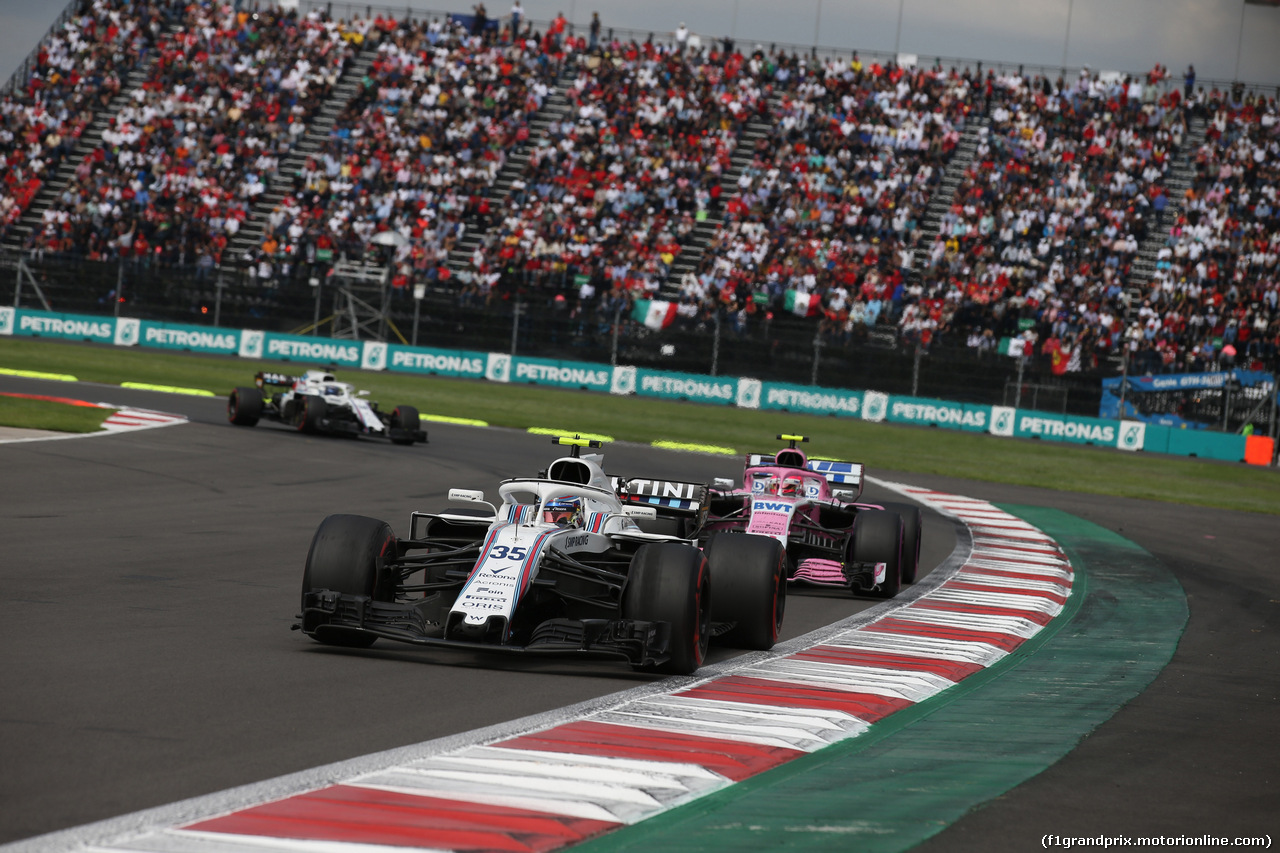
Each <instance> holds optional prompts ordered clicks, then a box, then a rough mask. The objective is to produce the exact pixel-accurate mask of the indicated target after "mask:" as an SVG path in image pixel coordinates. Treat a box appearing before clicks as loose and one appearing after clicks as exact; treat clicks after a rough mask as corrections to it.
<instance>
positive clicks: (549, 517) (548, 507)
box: [542, 498, 582, 527]
mask: <svg viewBox="0 0 1280 853" xmlns="http://www.w3.org/2000/svg"><path fill="white" fill-rule="evenodd" d="M542 520H543V521H545V522H547V523H549V524H554V525H556V526H557V527H581V526H582V498H556V499H555V500H552V501H548V502H547V503H545V504H543V505H542Z"/></svg>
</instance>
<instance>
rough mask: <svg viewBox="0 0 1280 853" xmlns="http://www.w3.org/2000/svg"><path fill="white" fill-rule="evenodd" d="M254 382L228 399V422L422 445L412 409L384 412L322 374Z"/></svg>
mask: <svg viewBox="0 0 1280 853" xmlns="http://www.w3.org/2000/svg"><path fill="white" fill-rule="evenodd" d="M254 383H255V387H253V388H247V387H246V388H236V389H235V390H234V391H232V392H231V396H230V397H229V398H228V399H227V420H229V421H231V423H233V424H235V425H236V426H254V425H255V424H257V423H258V421H259V420H261V419H263V418H266V419H268V420H273V421H279V422H281V423H284V424H288V425H289V426H291V427H294V428H295V429H297V430H298V431H299V432H306V433H323V434H326V435H369V436H377V437H380V438H387V439H390V440H391V442H392V443H393V444H413V443H415V442H425V441H426V440H427V434H426V432H424V431H423V430H422V429H421V426H420V420H419V417H418V410H417V409H415V408H413V407H412V406H397V407H396V408H395V409H393V410H392V411H391V412H383V411H381V410H380V409H379V408H378V404H377V403H376V402H374V401H371V400H366V399H365V397H366V396H368V394H369V392H368V391H357V390H356V388H355V386H354V385H351V384H349V383H346V382H339V381H338V380H337V379H336V378H335V377H334V375H333V374H332V373H330V372H328V371H325V370H308V371H306V372H305V373H303V374H302V375H301V376H287V375H285V374H283V373H259V374H257V375H256V376H254Z"/></svg>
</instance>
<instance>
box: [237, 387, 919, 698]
mask: <svg viewBox="0 0 1280 853" xmlns="http://www.w3.org/2000/svg"><path fill="white" fill-rule="evenodd" d="M237 390H238V391H243V390H245V389H237ZM778 438H779V439H780V440H783V441H786V442H788V446H787V447H785V448H783V449H782V450H780V451H778V452H777V453H774V454H750V455H748V456H747V459H746V467H745V469H744V472H743V479H742V483H741V485H736V486H735V484H734V483H733V482H732V481H730V480H716V481H715V483H714V484H711V485H708V484H703V483H692V482H678V481H671V480H661V479H646V478H640V477H623V476H617V475H610V474H607V473H605V470H604V468H603V464H604V459H603V456H602V455H600V454H594V453H587V454H584V453H582V452H581V451H582V449H583V448H587V449H597V448H599V447H600V446H601V444H600V442H598V441H594V440H587V439H582V438H579V437H576V436H575V437H573V438H568V437H558V438H555V439H553V443H555V444H557V445H562V446H567V447H568V448H569V455H568V456H563V457H561V458H558V459H556V460H555V461H553V462H552V463H551V464H550V465H549V466H548V468H547V469H546V470H545V471H542V472H540V473H539V474H538V476H536V477H517V478H513V479H508V480H504V481H503V482H502V483H501V484H499V486H498V500H497V501H496V502H490V501H489V500H488V499H487V498H486V497H485V495H484V493H483V492H481V491H474V490H469V489H451V490H450V491H449V500H450V501H451V502H453V503H456V504H460V505H461V506H458V507H455V508H452V509H446V510H443V511H439V512H412V513H411V514H410V521H409V536H408V537H407V538H403V539H402V538H398V537H396V535H395V534H394V533H393V531H392V529H391V527H390V525H388V524H387V523H386V522H385V521H381V520H379V519H374V518H368V517H365V516H359V515H331V516H329V517H327V518H325V519H324V520H323V521H322V522H321V524H320V526H319V528H318V529H317V530H316V532H315V535H314V537H313V538H312V542H311V547H310V550H309V552H308V554H307V559H306V564H305V567H304V569H303V576H302V601H301V605H302V612H301V614H300V615H299V616H298V621H297V623H296V624H295V625H294V626H293V627H294V628H295V629H299V630H301V631H302V632H303V633H305V634H307V635H308V636H310V637H312V638H313V639H315V640H317V641H319V642H321V643H326V644H331V645H339V646H350V647H368V646H370V645H372V644H373V643H374V642H375V641H377V640H378V639H380V638H385V639H391V640H398V641H402V642H405V643H410V644H415V645H420V646H454V647H461V648H469V649H477V650H486V651H494V652H509V653H520V654H562V655H587V656H590V655H597V656H606V657H614V658H619V659H622V660H624V661H626V662H628V663H629V664H630V665H631V666H632V667H634V668H636V669H641V670H652V671H657V672H664V673H674V674H689V673H692V672H694V671H695V670H696V669H697V668H698V667H699V666H701V665H702V663H703V661H704V660H705V657H706V654H707V650H708V647H709V644H710V643H712V642H715V643H717V644H724V645H728V646H734V647H739V648H747V649H769V648H771V647H772V646H773V645H774V643H775V642H776V641H777V639H778V636H779V632H780V631H781V628H782V620H783V615H784V612H785V608H786V597H787V588H788V586H789V585H796V584H810V585H818V586H832V587H842V588H845V589H848V590H850V591H851V592H853V593H855V594H863V593H865V594H870V595H872V596H878V597H885V598H890V597H892V596H894V595H896V594H897V592H898V591H899V588H900V586H901V584H903V583H911V582H912V581H913V580H914V579H915V574H916V569H917V566H918V562H919V554H920V531H921V518H920V510H919V508H918V507H915V506H914V505H911V504H871V503H865V502H860V501H859V497H860V496H861V491H862V480H863V468H862V465H860V464H858V463H852V462H842V461H836V460H822V459H809V458H808V457H807V456H806V455H805V453H804V452H803V451H802V450H800V449H798V447H797V445H798V444H800V443H804V442H807V441H808V439H807V438H806V437H804V436H796V435H779V436H778ZM393 440H394V439H393Z"/></svg>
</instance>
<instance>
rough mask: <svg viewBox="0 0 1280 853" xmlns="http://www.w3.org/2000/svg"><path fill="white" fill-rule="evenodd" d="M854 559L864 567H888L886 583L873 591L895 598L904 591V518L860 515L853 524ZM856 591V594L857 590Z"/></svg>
mask: <svg viewBox="0 0 1280 853" xmlns="http://www.w3.org/2000/svg"><path fill="white" fill-rule="evenodd" d="M852 550H853V559H854V560H856V561H858V562H860V563H884V564H885V573H884V575H885V576H884V583H882V584H880V585H879V586H878V587H876V589H875V590H873V591H872V595H875V596H878V597H880V598H893V597H894V596H895V595H897V594H898V590H900V589H901V588H902V551H903V547H902V517H901V516H899V515H898V514H897V513H896V512H887V511H885V510H878V509H864V510H862V511H860V512H859V513H858V515H857V518H855V519H854V522H853V549H852ZM855 591H856V590H855Z"/></svg>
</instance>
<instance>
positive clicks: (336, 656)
mask: <svg viewBox="0 0 1280 853" xmlns="http://www.w3.org/2000/svg"><path fill="white" fill-rule="evenodd" d="M0 390H3V391H20V392H26V393H47V394H57V395H63V396H73V397H79V398H83V399H88V400H94V401H97V400H102V401H105V402H111V403H115V404H132V405H137V406H142V407H146V408H152V409H158V410H163V411H169V412H176V413H181V414H186V415H187V416H189V417H191V418H192V421H193V422H192V423H191V424H189V425H184V426H178V427H169V428H163V429H155V430H148V431H142V432H136V433H130V434H125V435H117V436H111V437H102V438H86V439H72V440H64V441H51V442H32V443H21V444H5V445H0V472H2V473H0V478H2V480H0V482H3V484H4V488H3V491H2V492H0V495H2V496H3V497H2V498H0V500H2V501H3V504H2V505H3V511H2V512H0V543H3V551H2V552H0V554H3V557H0V606H2V607H3V613H4V616H3V618H2V619H0V649H2V650H3V651H2V652H0V684H2V685H4V688H3V694H2V695H3V696H4V698H3V700H0V767H2V768H3V771H0V844H2V843H5V842H9V841H15V840H18V839H23V838H27V837H30V836H34V835H38V834H42V833H45V832H50V831H54V830H58V829H65V828H69V827H73V826H77V825H80V824H84V823H88V822H91V821H96V820H101V819H106V818H110V817H115V816H118V815H121V814H125V813H128V812H133V811H137V810H140V809H145V808H149V807H152V806H158V805H163V804H166V803H170V802H173V801H176V800H180V799H184V798H187V797H193V796H199V795H202V794H207V793H212V792H215V791H219V790H223V789H226V788H230V787H233V786H237V785H242V784H247V783H252V782H256V781H260V780H263V779H267V778H272V777H275V776H279V775H283V774H286V773H291V772H295V771H300V770H305V769H308V768H311V767H315V766H318V765H323V764H328V763H331V762H335V761H340V760H344V759H348V758H353V757H357V756H360V755H364V754H368V753H371V752H376V751H380V750H385V749H391V748H394V747H399V746H404V745H407V744H412V743H417V742H421V741H426V740H430V739H434V738H437V737H442V736H445V735H450V734H455V733H458V732H463V731H467V730H470V729H475V728H479V727H482V726H486V725H491V724H496V723H501V722H505V721H508V720H512V719H515V718H518V717H522V716H525V715H528V714H532V713H537V712H541V711H548V710H553V709H555V708H558V707H561V706H564V705H567V704H571V703H574V702H578V701H582V700H586V699H590V698H595V697H599V696H603V695H607V694H609V693H612V692H615V691H618V690H623V689H626V688H628V687H631V686H634V685H636V684H638V683H643V682H646V681H649V680H651V677H650V676H645V675H641V674H636V673H632V672H630V671H629V670H627V669H626V668H625V666H618V665H615V664H612V663H602V662H598V661H597V662H570V661H565V660H562V659H556V660H541V661H539V660H534V659H526V658H522V659H519V660H513V659H508V658H502V657H500V658H493V657H481V656H475V655H470V654H459V653H455V652H451V651H448V650H422V649H417V648H411V647H407V646H397V645H394V644H390V643H382V642H380V643H379V644H378V645H377V646H375V647H374V648H373V649H371V650H368V651H360V652H352V651H344V650H337V649H332V648H329V647H325V646H320V645H318V644H316V643H313V642H312V641H310V640H309V639H307V638H306V637H303V636H302V635H301V634H299V633H297V632H291V631H289V625H290V624H291V623H292V617H293V615H294V613H295V612H296V610H297V600H298V589H299V583H300V578H301V572H302V562H303V559H304V558H305V554H306V549H307V546H308V544H309V542H310V538H311V534H312V532H313V531H314V529H315V526H316V525H317V524H318V523H319V521H320V520H321V519H322V518H323V517H324V516H325V515H327V514H329V513H332V512H355V513H359V514H364V515H371V516H375V517H379V518H383V519H385V520H387V521H388V522H390V523H391V524H392V526H393V528H395V529H396V531H397V533H400V534H402V535H403V534H404V533H405V532H406V531H405V529H404V528H405V525H406V524H407V522H408V515H409V512H410V511H411V510H414V509H424V510H431V509H437V508H439V507H441V506H443V505H444V504H445V500H444V496H445V492H446V491H447V490H448V489H449V488H450V487H462V488H481V489H485V490H486V491H488V492H489V493H494V492H495V486H496V484H497V482H498V481H499V480H501V479H503V478H505V477H509V476H515V475H525V474H532V473H536V471H537V470H538V469H539V468H541V467H543V466H545V464H546V462H548V461H549V460H550V459H552V458H553V457H554V456H555V455H556V448H554V447H553V446H552V445H551V444H550V440H549V439H548V438H546V437H542V436H530V435H527V434H524V433H520V432H515V431H510V430H495V429H489V430H485V429H474V428H466V427H455V426H447V425H440V424H428V425H427V428H428V430H429V432H430V434H431V443H430V444H428V445H419V446H415V447H412V448H402V447H394V446H392V445H389V444H386V443H382V442H377V441H372V440H359V441H349V440H340V439H327V438H321V437H309V436H302V435H299V434H296V433H294V432H292V431H290V430H288V429H285V428H283V427H280V426H278V425H273V424H264V425H260V426H259V427H257V428H255V429H253V430H246V429H239V428H234V427H231V426H229V425H228V424H226V422H225V416H224V411H223V405H224V404H223V401H222V400H221V399H202V398H191V397H179V396H174V395H157V394H152V393H149V392H134V391H127V390H124V389H120V388H114V387H109V386H97V385H90V384H75V385H71V384H67V383H45V382H35V381H31V380H22V379H16V378H12V377H0ZM390 402H394V401H390ZM441 412H442V413H445V412H447V408H446V407H445V406H443V405H442V407H441ZM457 414H465V413H457ZM780 428H781V427H780ZM768 444H769V442H768V441H763V442H762V445H761V448H762V449H767V447H768ZM606 461H607V463H608V464H607V466H606V467H607V469H608V470H609V471H611V472H613V473H619V474H627V475H631V476H646V475H651V476H655V477H671V478H680V479H710V478H711V477H713V476H736V475H737V474H738V473H740V471H738V470H735V469H736V468H737V467H738V461H737V460H735V459H731V458H727V457H719V458H717V457H711V456H702V455H695V454H683V453H669V452H660V451H655V450H653V449H651V448H646V447H640V446H635V445H623V444H619V445H613V446H610V447H609V448H607V449H606ZM1100 462H1101V458H1100ZM869 473H870V474H872V475H874V476H877V477H880V478H883V479H888V480H900V481H903V482H909V483H912V484H914V485H919V486H926V487H931V488H937V489H940V490H944V491H949V492H953V493H957V494H964V495H970V496H973V497H979V498H984V499H987V500H992V501H995V502H1004V503H1016V504H1023V505H1032V506H1046V507H1055V508H1058V509H1061V510H1064V511H1066V512H1070V513H1072V514H1075V515H1077V516H1079V517H1081V518H1084V519H1086V520H1089V521H1092V522H1094V523H1096V524H1098V525H1100V526H1102V527H1105V528H1107V529H1110V530H1113V531H1116V532H1118V533H1119V534H1121V535H1123V536H1125V537H1126V538H1128V539H1131V540H1132V541H1134V542H1136V543H1138V544H1139V545H1141V546H1142V547H1144V548H1145V549H1147V550H1148V551H1149V552H1150V553H1151V554H1152V555H1154V556H1155V557H1156V558H1158V559H1159V560H1161V561H1162V562H1163V563H1164V564H1165V565H1166V566H1168V568H1169V569H1170V570H1171V571H1172V572H1173V574H1174V575H1175V576H1176V577H1177V579H1178V580H1179V581H1180V582H1181V584H1182V586H1183V588H1184V590H1185V591H1186V593H1187V596H1188V601H1189V604H1190V612H1191V617H1190V622H1189V623H1188V627H1187V630H1186V633H1185V634H1184V636H1183V639H1182V642H1181V644H1180V646H1179V648H1178V650H1177V653H1176V654H1175V656H1174V659H1173V661H1172V662H1171V663H1170V664H1169V666H1168V667H1166V668H1165V670H1164V671H1163V672H1162V673H1161V675H1160V676H1159V677H1158V678H1157V679H1156V681H1155V682H1154V683H1153V684H1152V685H1151V686H1150V687H1149V688H1148V689H1147V690H1146V691H1145V692H1144V693H1142V694H1141V695H1140V696H1138V697H1137V698H1136V699H1135V700H1133V701H1132V702H1131V703H1129V704H1128V705H1127V706H1126V707H1124V708H1123V709H1121V710H1120V712H1119V713H1117V714H1116V715H1115V716H1114V717H1113V718H1112V719H1111V720H1110V721H1108V722H1107V723H1105V724H1103V725H1102V726H1101V727H1100V728H1098V729H1097V730H1096V731H1094V732H1093V733H1092V734H1091V735H1090V736H1088V737H1087V738H1085V739H1084V740H1083V741H1082V742H1081V743H1080V745H1079V746H1078V747H1077V749H1075V750H1074V751H1073V752H1072V753H1070V754H1069V755H1068V756H1067V757H1066V758H1064V759H1063V760H1061V761H1059V762H1058V763H1057V764H1056V765H1054V766H1053V767H1051V768H1050V769H1048V770H1047V771H1045V772H1044V773H1041V774H1040V775H1038V776H1036V777H1034V778H1033V779H1031V780H1030V781H1029V782H1027V783H1025V784H1023V785H1021V786H1019V787H1017V788H1015V789H1014V790H1012V791H1010V792H1008V793H1007V794H1005V795H1004V796H1002V797H999V798H997V799H995V800H993V801H991V802H990V803H988V804H986V805H984V806H983V807H980V808H978V809H975V810H974V811H972V812H970V813H969V814H968V815H967V816H966V817H964V818H963V819H961V820H960V821H959V822H957V823H955V824H954V825H952V826H951V827H950V828H948V829H946V830H944V831H942V832H941V833H939V834H938V835H936V836H934V838H932V839H931V840H929V841H927V842H925V843H924V844H923V845H922V846H921V847H920V848H919V849H930V850H938V851H949V850H991V849H1027V848H1029V847H1034V846H1038V845H1039V843H1040V838H1041V836H1043V835H1044V834H1047V833H1052V834H1057V835H1062V836H1097V835H1100V834H1109V835H1116V834H1127V835H1132V836H1139V835H1160V834H1164V835H1176V834H1186V835H1205V834H1209V835H1217V836H1236V835H1258V834H1270V835H1271V836H1272V837H1273V838H1276V837H1277V835H1278V833H1277V830H1278V829H1280V818H1277V815H1280V780H1278V779H1277V774H1278V772H1280V771H1278V770H1277V758H1280V715H1278V714H1277V711H1278V710H1280V639H1278V638H1277V633H1276V632H1277V629H1278V628H1280V620H1278V619H1277V605H1280V581H1277V571H1278V563H1280V560H1278V559H1277V554H1280V523H1278V522H1277V521H1276V519H1275V517H1274V516H1259V515H1249V514H1239V513H1229V512H1224V511H1217V510H1205V509H1198V508H1190V507H1183V506H1178V505H1176V504H1162V503H1154V502H1142V501H1130V500H1116V499H1101V498H1096V497H1093V496H1083V495H1073V494H1068V493H1062V492H1056V491H1050V490H1042V489H1029V488H1018V487H1006V486H997V485H992V484H986V483H975V482H969V481H958V480H951V479H947V478H939V477H925V476H920V475H911V474H900V473H895V472H887V471H872V472H869ZM867 494H868V496H869V497H872V498H874V497H877V496H878V495H877V493H876V491H875V490H874V489H869V490H868V492H867ZM953 544H954V539H953V537H952V534H951V533H950V526H949V524H948V523H946V522H942V521H940V520H939V519H936V518H933V517H927V518H926V554H925V557H924V561H923V562H924V564H925V565H928V566H932V565H935V564H936V563H937V562H939V561H941V560H942V559H944V558H945V557H946V556H947V555H948V554H949V553H950V551H951V549H952V547H953ZM873 603H874V602H873V601H869V600H856V599H851V598H849V597H847V596H844V595H830V594H829V595H803V596H802V595H794V596H792V597H791V599H790V601H789V604H788V611H787V619H786V625H785V629H786V630H785V636H787V637H791V636H797V635H799V634H803V633H805V632H807V631H810V630H812V629H814V628H818V627H821V626H823V625H826V624H828V623H830V622H833V621H836V620H837V619H840V618H843V617H844V616H847V615H849V614H851V613H853V612H855V611H856V610H858V609H862V608H865V607H867V606H869V605H871V604H873ZM715 654H716V658H713V659H722V658H723V657H726V656H729V655H731V654H732V652H730V651H728V650H722V651H719V652H716V653H715ZM868 807H870V808H874V805H873V804H851V808H868Z"/></svg>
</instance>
